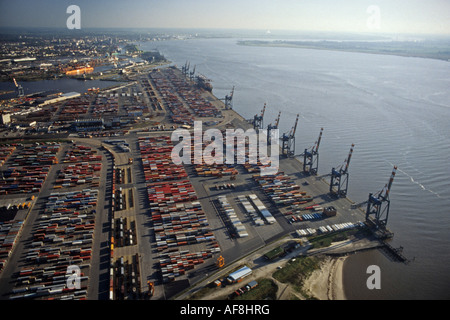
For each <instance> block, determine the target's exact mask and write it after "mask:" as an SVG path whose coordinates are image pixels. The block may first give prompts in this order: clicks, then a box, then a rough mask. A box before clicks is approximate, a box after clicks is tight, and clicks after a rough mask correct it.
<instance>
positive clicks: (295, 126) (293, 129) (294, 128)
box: [291, 114, 300, 137]
mask: <svg viewBox="0 0 450 320" xmlns="http://www.w3.org/2000/svg"><path fill="white" fill-rule="evenodd" d="M299 116H300V115H299V114H297V119H295V124H294V126H293V127H292V133H291V137H293V136H295V132H296V131H297V124H298V117H299Z"/></svg>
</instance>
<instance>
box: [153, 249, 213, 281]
mask: <svg viewBox="0 0 450 320" xmlns="http://www.w3.org/2000/svg"><path fill="white" fill-rule="evenodd" d="M216 252H217V250H216V249H215V248H211V249H206V250H204V251H201V252H196V253H189V251H188V250H180V251H178V252H173V253H168V254H162V255H160V259H159V265H160V267H161V273H162V276H163V281H164V282H170V281H174V280H175V278H177V277H179V276H182V275H184V274H185V273H186V272H187V271H189V270H192V269H194V267H195V266H196V265H199V264H202V263H204V262H205V260H206V259H209V258H212V256H213V255H214V253H216Z"/></svg>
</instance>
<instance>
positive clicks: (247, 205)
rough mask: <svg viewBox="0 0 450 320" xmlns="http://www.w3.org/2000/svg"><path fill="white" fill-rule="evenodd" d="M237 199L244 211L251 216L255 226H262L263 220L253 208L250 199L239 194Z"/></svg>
mask: <svg viewBox="0 0 450 320" xmlns="http://www.w3.org/2000/svg"><path fill="white" fill-rule="evenodd" d="M238 200H239V201H240V203H241V204H242V206H243V207H244V210H245V212H246V213H247V214H248V215H249V216H250V218H252V220H253V222H255V224H256V225H257V226H263V225H264V220H263V219H261V217H260V216H259V214H258V213H257V212H256V210H255V208H254V207H253V206H252V204H251V203H250V201H249V200H248V199H247V197H246V196H244V195H239V196H238Z"/></svg>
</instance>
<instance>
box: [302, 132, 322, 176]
mask: <svg viewBox="0 0 450 320" xmlns="http://www.w3.org/2000/svg"><path fill="white" fill-rule="evenodd" d="M322 133H323V128H321V129H320V134H319V138H318V139H317V141H316V143H315V144H314V146H313V147H312V148H311V149H310V150H308V149H305V153H304V154H303V172H304V173H309V174H311V175H317V172H318V170H319V146H320V141H321V140H322Z"/></svg>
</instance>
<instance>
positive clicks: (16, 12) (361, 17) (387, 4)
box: [0, 0, 450, 34]
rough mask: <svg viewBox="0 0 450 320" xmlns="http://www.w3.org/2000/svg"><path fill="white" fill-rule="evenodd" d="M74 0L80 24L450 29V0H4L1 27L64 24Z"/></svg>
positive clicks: (447, 31)
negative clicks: (79, 10)
mask: <svg viewBox="0 0 450 320" xmlns="http://www.w3.org/2000/svg"><path fill="white" fill-rule="evenodd" d="M72 4H74V5H78V6H79V7H80V9H81V28H89V27H116V28H122V27H136V28H141V27H145V28H231V29H262V30H306V31H308V30H319V31H351V32H382V33H390V32H393V33H445V34H450V1H449V0H428V1H426V0H333V1H331V0H128V1H126V0H121V1H116V0H0V27H6V26H14V27H19V26H23V27H61V28H65V27H66V20H67V18H68V17H69V14H67V13H66V9H67V7H68V6H69V5H72ZM368 8H375V9H374V10H375V11H369V12H368ZM378 13H379V16H378ZM374 19H375V20H374ZM368 22H369V23H368Z"/></svg>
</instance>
